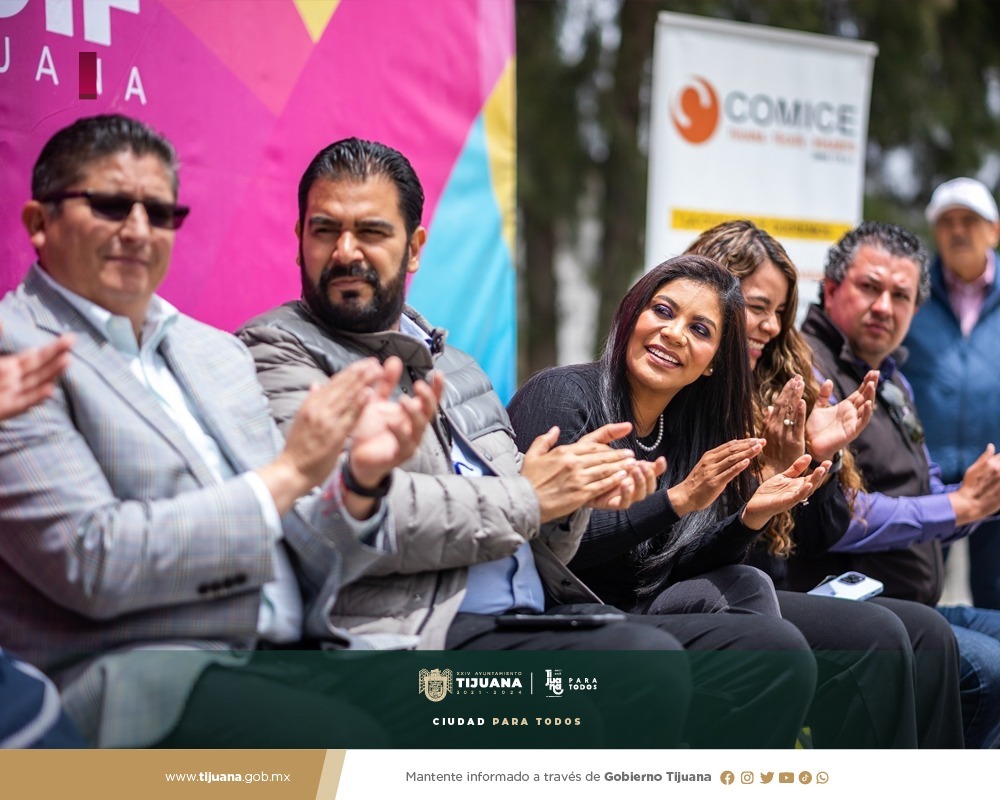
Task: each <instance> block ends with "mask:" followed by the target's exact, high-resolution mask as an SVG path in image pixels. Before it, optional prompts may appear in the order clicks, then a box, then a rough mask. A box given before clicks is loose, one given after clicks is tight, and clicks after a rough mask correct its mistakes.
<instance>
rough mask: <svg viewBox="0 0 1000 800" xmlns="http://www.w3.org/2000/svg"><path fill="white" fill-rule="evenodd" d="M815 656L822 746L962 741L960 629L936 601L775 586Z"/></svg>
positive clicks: (814, 724) (814, 722) (811, 719)
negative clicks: (860, 598)
mask: <svg viewBox="0 0 1000 800" xmlns="http://www.w3.org/2000/svg"><path fill="white" fill-rule="evenodd" d="M778 603H779V605H780V608H781V614H782V616H783V617H784V618H785V619H786V620H788V621H789V622H791V623H792V624H794V625H795V627H796V628H798V629H799V630H800V631H801V632H802V634H803V635H804V636H805V638H806V640H807V641H808V642H809V644H810V646H811V647H812V649H813V653H814V655H815V656H816V663H817V667H818V669H819V678H818V683H817V689H816V696H815V698H814V700H813V703H812V707H811V708H810V710H809V714H808V716H807V723H808V724H809V725H810V727H811V729H812V733H813V740H814V743H815V744H816V746H817V747H916V746H919V747H933V748H944V747H962V743H963V742H962V720H961V708H960V704H959V698H958V653H957V645H956V644H955V637H954V636H953V635H952V633H951V630H950V628H949V626H948V625H947V623H945V624H944V625H942V624H941V622H942V621H943V620H942V618H941V617H940V615H939V614H937V613H936V612H935V611H934V610H933V609H930V608H927V607H925V606H921V605H920V604H918V603H909V602H905V601H901V600H883V599H873V600H868V601H864V602H856V601H851V600H842V599H839V598H832V597H815V596H812V595H808V594H802V593H798V592H786V591H779V592H778Z"/></svg>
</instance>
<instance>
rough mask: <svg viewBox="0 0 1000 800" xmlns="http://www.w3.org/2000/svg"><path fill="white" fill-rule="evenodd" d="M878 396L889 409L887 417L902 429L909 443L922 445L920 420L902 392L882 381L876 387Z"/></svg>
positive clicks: (891, 384)
mask: <svg viewBox="0 0 1000 800" xmlns="http://www.w3.org/2000/svg"><path fill="white" fill-rule="evenodd" d="M878 396H879V397H880V398H881V399H882V402H884V403H885V405H886V408H888V409H889V415H890V416H891V417H892V418H893V420H894V421H895V422H896V424H897V425H899V427H901V428H902V429H903V431H904V433H906V435H907V436H908V437H909V438H910V441H911V442H913V443H914V444H923V443H924V439H925V438H926V436H925V435H924V426H923V425H921V424H920V419H919V418H918V417H917V413H916V412H915V411H914V410H913V407H912V406H911V405H910V400H909V398H908V397H907V396H906V394H905V393H904V392H903V390H902V389H900V388H899V387H898V386H896V384H894V383H890V382H889V381H882V383H881V385H880V386H879V387H878Z"/></svg>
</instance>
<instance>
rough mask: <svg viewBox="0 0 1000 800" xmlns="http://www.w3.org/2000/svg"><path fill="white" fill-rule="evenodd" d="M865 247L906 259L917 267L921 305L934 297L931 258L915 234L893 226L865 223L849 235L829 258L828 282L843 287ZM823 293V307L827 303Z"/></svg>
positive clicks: (829, 253)
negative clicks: (848, 272) (850, 270)
mask: <svg viewBox="0 0 1000 800" xmlns="http://www.w3.org/2000/svg"><path fill="white" fill-rule="evenodd" d="M865 245H869V246H870V247H875V248H878V249H879V250H885V252H887V253H888V254H889V255H891V256H895V257H896V258H906V259H909V260H910V261H912V262H913V263H914V264H916V265H917V273H918V276H919V279H918V281H917V305H918V306H921V305H923V304H924V302H925V301H926V300H927V298H928V297H930V296H931V268H930V256H929V255H928V253H927V250H926V249H925V248H924V246H923V244H921V242H920V239H918V238H917V237H916V236H915V235H914V234H912V233H910V232H909V231H908V230H906V228H903V227H902V226H900V225H895V224H893V223H891V222H862V223H861V224H860V225H858V227H856V228H855V229H854V230H852V231H848V232H847V233H845V234H844V235H843V236H842V237H841V238H840V241H839V242H837V243H836V244H835V245H834V246H833V247H831V248H830V249H829V250H828V251H827V254H826V268H825V269H824V281H830V282H831V283H835V284H839V283H842V282H843V280H844V276H845V275H846V274H847V270H848V269H850V266H851V264H853V263H854V259H855V258H856V257H857V254H858V250H860V249H861V248H862V247H864V246H865ZM822 298H823V293H822V292H820V304H821V305H822V302H823V299H822Z"/></svg>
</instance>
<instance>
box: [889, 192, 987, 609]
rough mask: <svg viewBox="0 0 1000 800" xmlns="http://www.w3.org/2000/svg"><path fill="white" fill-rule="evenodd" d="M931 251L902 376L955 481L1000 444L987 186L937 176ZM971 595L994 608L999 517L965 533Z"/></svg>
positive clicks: (945, 474) (944, 469)
mask: <svg viewBox="0 0 1000 800" xmlns="http://www.w3.org/2000/svg"><path fill="white" fill-rule="evenodd" d="M926 214H927V221H928V222H929V223H930V224H931V226H932V227H933V231H934V240H935V242H936V244H937V250H938V255H937V257H936V258H935V259H934V263H933V264H932V265H931V296H930V299H929V300H928V301H927V302H926V303H925V304H924V306H923V307H922V308H921V309H920V312H919V313H918V314H917V315H916V317H915V318H914V320H913V324H912V326H911V327H910V332H909V335H908V336H907V337H906V340H905V342H904V345H905V346H906V347H907V348H908V349H909V351H910V357H909V360H908V361H907V362H906V366H907V373H906V374H907V377H908V378H909V379H910V382H911V383H912V384H913V390H914V395H915V397H916V404H917V407H918V408H919V409H920V416H921V417H922V419H923V422H924V426H925V429H926V431H927V446H928V448H929V449H930V452H931V455H932V456H933V458H934V460H935V461H936V462H937V463H938V464H939V465H940V467H941V473H942V475H941V477H942V479H943V480H944V482H945V483H954V482H957V481H960V480H961V479H962V475H963V473H964V472H965V470H966V468H967V467H968V466H969V465H970V464H971V463H972V462H973V461H975V460H976V458H978V457H979V454H980V453H981V452H982V449H983V445H984V444H985V443H986V442H993V443H994V444H995V445H997V446H998V447H1000V413H998V410H997V399H998V397H1000V284H998V282H997V280H996V273H997V255H996V252H995V248H996V246H997V242H998V240H1000V214H998V213H997V204H996V201H995V200H994V199H993V195H992V194H991V193H990V190H989V189H987V188H986V186H984V185H983V184H982V183H980V182H979V181H977V180H973V179H972V178H955V179H954V180H950V181H947V182H946V183H942V184H941V185H940V186H938V187H937V189H935V190H934V194H933V195H931V201H930V203H929V204H928V206H927V211H926ZM969 556H970V557H969V562H970V570H969V572H970V575H969V578H970V584H971V588H972V599H973V603H974V604H975V605H976V606H977V607H980V608H1000V522H986V523H983V524H982V525H981V526H980V527H979V529H978V530H977V531H976V533H974V534H973V535H972V536H971V537H970V538H969Z"/></svg>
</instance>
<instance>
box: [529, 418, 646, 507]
mask: <svg viewBox="0 0 1000 800" xmlns="http://www.w3.org/2000/svg"><path fill="white" fill-rule="evenodd" d="M631 430H632V426H631V424H630V423H628V422H615V423H611V424H609V425H604V426H603V427H600V428H598V429H597V430H595V431H591V432H590V433H588V434H586V435H584V436H582V437H580V439H579V440H578V441H576V442H573V443H572V444H564V445H560V446H558V447H556V442H557V441H559V428H556V427H553V428H550V429H549V430H548V431H547V432H545V433H543V434H542V435H541V436H539V437H538V438H536V439H535V441H533V442H532V443H531V447H529V448H528V450H527V452H526V453H525V454H524V463H523V464H522V466H521V477H523V478H527V479H528V480H529V481H530V482H531V485H532V486H533V487H534V489H535V494H536V495H537V496H538V506H539V509H540V513H541V521H542V522H549V521H550V520H553V519H559V518H560V517H564V516H566V515H567V514H571V513H572V512H574V511H576V510H577V509H578V508H580V507H582V506H591V505H595V504H599V503H600V500H601V498H605V497H606V496H607V501H606V502H607V503H609V504H610V505H607V506H602V507H610V508H615V507H621V503H622V502H624V495H629V496H630V495H631V494H632V493H633V492H634V491H636V490H637V488H638V487H635V488H633V487H628V488H627V490H623V488H622V482H623V481H626V480H631V479H630V477H629V475H630V470H631V469H632V467H634V466H635V465H636V459H635V457H634V455H633V453H632V451H631V450H617V449H615V448H613V447H611V446H610V444H611V442H613V441H615V440H616V439H620V438H622V437H623V436H627V435H628V433H629V431H631ZM664 466H665V465H664ZM615 493H618V494H619V497H621V498H622V499H619V500H617V501H615V500H613V495H614V494H615Z"/></svg>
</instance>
